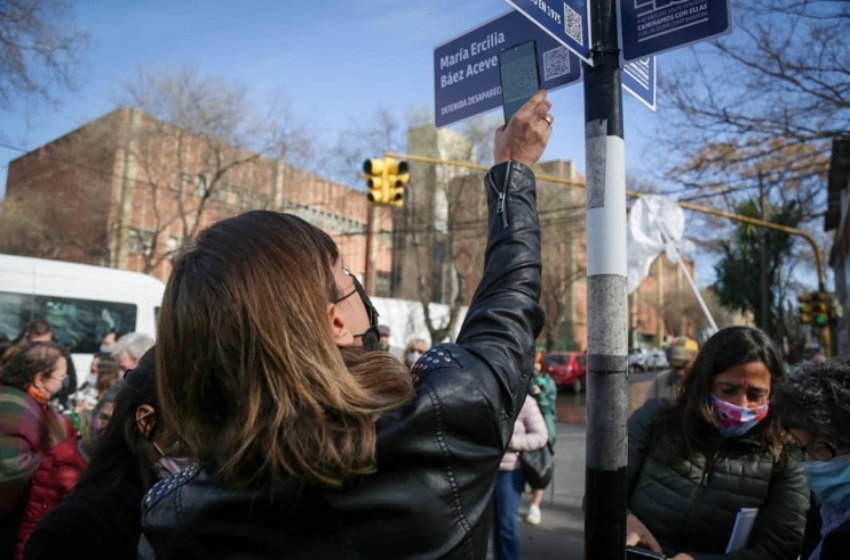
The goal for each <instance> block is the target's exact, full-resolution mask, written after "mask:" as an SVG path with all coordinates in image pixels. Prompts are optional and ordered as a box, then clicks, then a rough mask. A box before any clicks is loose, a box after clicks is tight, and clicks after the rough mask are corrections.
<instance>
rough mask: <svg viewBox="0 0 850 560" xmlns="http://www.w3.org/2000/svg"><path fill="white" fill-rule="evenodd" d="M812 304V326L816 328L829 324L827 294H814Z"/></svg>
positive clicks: (828, 295) (828, 298) (828, 297)
mask: <svg viewBox="0 0 850 560" xmlns="http://www.w3.org/2000/svg"><path fill="white" fill-rule="evenodd" d="M813 295H814V296H815V299H814V301H813V302H812V324H813V325H814V326H816V327H825V326H827V325H828V324H829V300H830V294H829V292H815V293H814V294H813Z"/></svg>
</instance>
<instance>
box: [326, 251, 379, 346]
mask: <svg viewBox="0 0 850 560" xmlns="http://www.w3.org/2000/svg"><path fill="white" fill-rule="evenodd" d="M342 271H343V272H344V273H345V274H346V275H348V276H350V277H351V280H352V282H353V283H354V289H353V290H351V291H350V292H348V293H347V294H345V295H344V296H342V297H340V298H337V299H336V300H334V301H333V303H334V304H336V303H339V302H341V301H343V300H345V299H348V298H350V297H351V296H353V295H354V294H355V293H356V294H357V295H359V296H360V301H362V302H363V307H365V308H366V313H367V314H368V315H369V328H368V329H366V330H365V331H364V332H362V333H360V334H355V335H354V337H355V338H362V339H363V346H364V347H365V348H366V349H367V350H374V349H376V348H377V347H378V342H379V341H380V339H381V334H380V331H379V330H378V310H377V309H375V306H374V305H372V300H371V299H369V294H367V293H366V290H365V289H364V288H363V286H362V285H361V284H360V281H359V280H358V279H357V277H356V276H354V275H353V274H351V272H350V271H349V270H348V269H347V268H343V269H342Z"/></svg>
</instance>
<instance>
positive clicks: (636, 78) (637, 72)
mask: <svg viewBox="0 0 850 560" xmlns="http://www.w3.org/2000/svg"><path fill="white" fill-rule="evenodd" d="M657 73H658V69H657V67H656V65H655V57H654V56H648V57H646V58H641V59H638V60H636V61H634V62H629V63H627V64H625V65H623V73H622V76H623V89H625V90H626V91H628V92H629V93H631V94H632V95H634V96H635V97H636V98H637V99H638V101H640V102H641V103H643V104H644V105H646V106H647V107H649V108H650V109H652V110H653V111H655V108H656V103H655V81H656V80H655V78H656V76H657Z"/></svg>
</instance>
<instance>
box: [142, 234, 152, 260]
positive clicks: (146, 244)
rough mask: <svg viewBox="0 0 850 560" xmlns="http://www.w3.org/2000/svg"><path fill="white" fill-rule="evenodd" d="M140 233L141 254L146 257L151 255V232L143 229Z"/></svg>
mask: <svg viewBox="0 0 850 560" xmlns="http://www.w3.org/2000/svg"><path fill="white" fill-rule="evenodd" d="M141 233H142V236H141V237H142V254H144V255H145V256H146V257H149V256H151V255H153V232H152V231H143V232H141Z"/></svg>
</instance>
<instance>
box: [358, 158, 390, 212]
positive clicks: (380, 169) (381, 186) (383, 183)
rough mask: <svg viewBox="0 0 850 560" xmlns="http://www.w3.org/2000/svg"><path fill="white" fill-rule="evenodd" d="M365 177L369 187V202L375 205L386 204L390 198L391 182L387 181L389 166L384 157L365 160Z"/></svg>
mask: <svg viewBox="0 0 850 560" xmlns="http://www.w3.org/2000/svg"><path fill="white" fill-rule="evenodd" d="M363 177H364V178H365V179H366V187H367V188H368V189H369V193H368V195H367V196H368V198H369V203H370V204H373V205H380V204H386V203H387V201H388V199H389V183H387V167H386V163H385V161H384V160H383V159H367V160H366V161H364V162H363Z"/></svg>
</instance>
